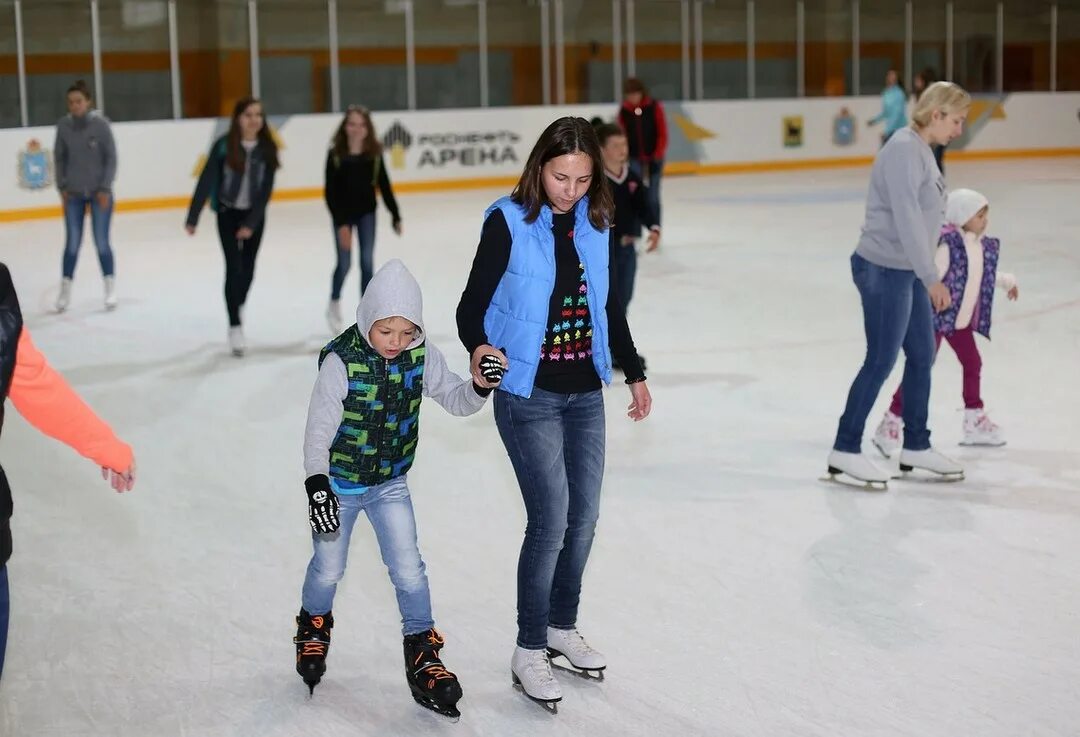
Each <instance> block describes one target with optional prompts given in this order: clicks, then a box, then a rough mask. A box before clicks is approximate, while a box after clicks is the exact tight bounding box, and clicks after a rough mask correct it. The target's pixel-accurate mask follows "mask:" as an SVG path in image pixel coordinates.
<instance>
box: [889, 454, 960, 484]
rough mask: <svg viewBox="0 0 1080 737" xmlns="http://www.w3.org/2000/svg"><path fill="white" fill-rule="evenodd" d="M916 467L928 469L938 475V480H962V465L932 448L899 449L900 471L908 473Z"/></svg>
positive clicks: (923, 469)
mask: <svg viewBox="0 0 1080 737" xmlns="http://www.w3.org/2000/svg"><path fill="white" fill-rule="evenodd" d="M916 469H919V470H922V471H929V472H930V473H932V474H935V475H937V476H938V477H940V478H939V480H941V481H963V480H964V469H963V467H962V466H961V465H960V464H959V463H957V462H956V461H954V460H952V459H951V458H947V457H946V456H944V455H942V454H941V453H938V452H937V451H936V450H934V449H933V448H927V449H926V450H908V449H907V448H904V449H903V450H901V451H900V472H901V473H903V474H910V473H911V472H913V471H914V470H916Z"/></svg>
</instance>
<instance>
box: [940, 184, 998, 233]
mask: <svg viewBox="0 0 1080 737" xmlns="http://www.w3.org/2000/svg"><path fill="white" fill-rule="evenodd" d="M989 204H990V201H989V200H988V199H986V198H985V197H983V196H982V195H981V194H979V193H978V192H976V191H975V190H973V189H954V190H953V191H952V192H949V199H948V202H947V203H946V205H945V222H947V223H948V224H949V225H955V226H956V227H957V228H963V227H964V225H966V224H967V221H968V220H971V218H973V217H975V216H976V215H978V214H979V210H981V209H983V208H984V207H986V206H988V205H989Z"/></svg>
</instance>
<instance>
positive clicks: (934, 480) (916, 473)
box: [893, 466, 964, 484]
mask: <svg viewBox="0 0 1080 737" xmlns="http://www.w3.org/2000/svg"><path fill="white" fill-rule="evenodd" d="M893 478H894V479H896V480H898V481H919V482H921V483H924V484H952V483H956V482H957V481H963V480H964V472H963V471H961V472H960V473H940V472H939V471H932V470H930V469H929V468H916V467H914V466H901V467H900V474H899V475H898V476H893Z"/></svg>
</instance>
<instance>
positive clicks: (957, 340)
mask: <svg viewBox="0 0 1080 737" xmlns="http://www.w3.org/2000/svg"><path fill="white" fill-rule="evenodd" d="M942 338H944V339H945V340H946V341H948V343H949V345H951V346H952V349H953V351H954V352H955V353H956V357H957V358H959V359H960V366H961V367H963V370H964V407H966V408H967V409H982V407H983V401H982V396H981V394H980V391H979V381H980V377H981V375H982V357H981V356H980V355H979V349H978V347H977V346H976V345H975V331H974V330H972V329H971V328H970V327H967V328H964V329H963V330H954V331H953V332H952V333H949V334H948V335H946V334H945V333H935V334H934V342H935V344H936V345H937V346H938V348H940V347H941V339H942ZM889 411H890V412H892V413H893V414H894V415H897V416H900V415H903V414H904V395H903V391H902V388H900V389H897V390H896V394H893V398H892V405H891V406H890V407H889Z"/></svg>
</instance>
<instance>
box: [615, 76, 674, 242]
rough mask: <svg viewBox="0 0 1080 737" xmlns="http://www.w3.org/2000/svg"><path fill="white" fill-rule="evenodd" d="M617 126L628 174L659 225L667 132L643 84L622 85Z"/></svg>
mask: <svg viewBox="0 0 1080 737" xmlns="http://www.w3.org/2000/svg"><path fill="white" fill-rule="evenodd" d="M619 126H620V127H621V128H622V129H623V130H624V131H626V141H627V143H628V144H629V145H630V160H629V162H627V163H628V164H629V165H630V171H632V172H633V173H634V175H635V176H637V177H638V178H639V179H641V180H642V181H643V182H645V185H646V186H647V187H648V188H649V204H650V205H652V211H653V212H654V213H655V214H656V224H657V225H659V224H660V177H661V175H663V173H664V156H666V155H667V145H668V130H667V117H666V116H665V115H664V106H663V105H661V104H660V101H659V100H654V99H653V98H651V97H649V91H648V90H647V89H646V88H645V84H644V83H643V82H642V81H641V80H640V79H637V78H636V77H631V78H630V79H628V80H626V83H625V84H624V85H623V104H622V107H621V108H619Z"/></svg>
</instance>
